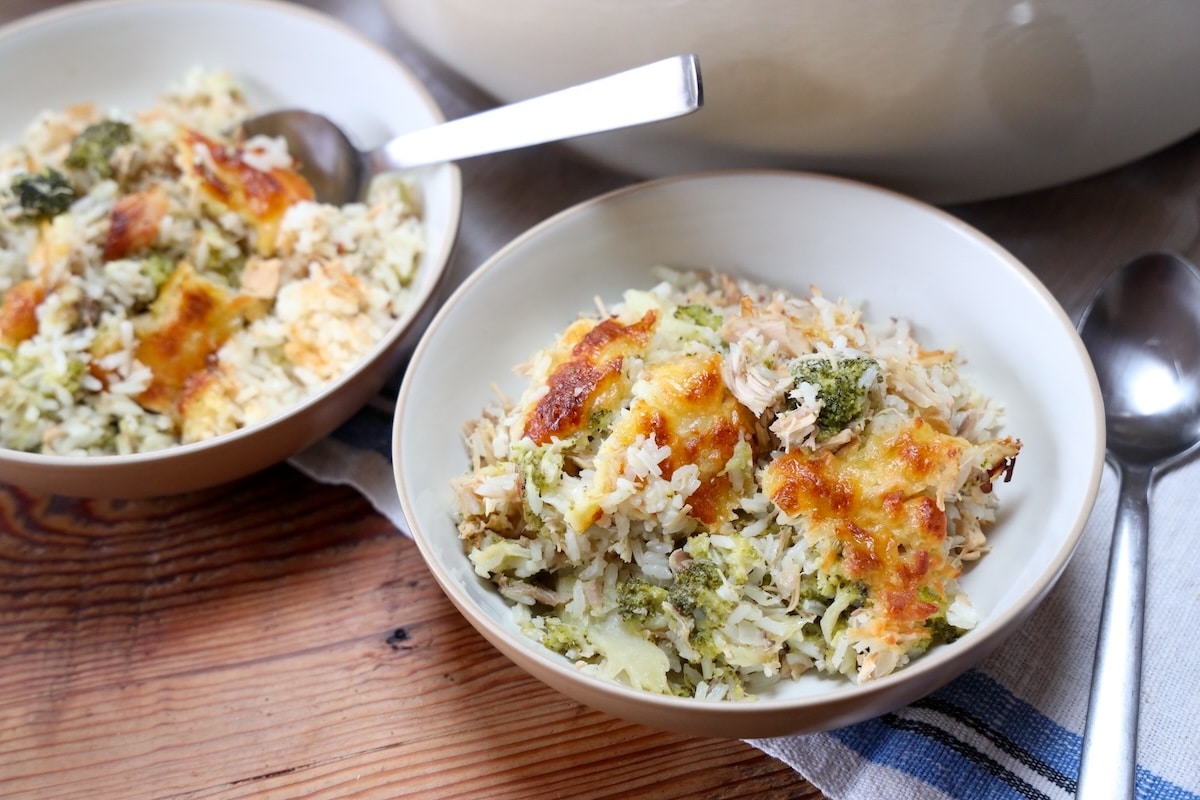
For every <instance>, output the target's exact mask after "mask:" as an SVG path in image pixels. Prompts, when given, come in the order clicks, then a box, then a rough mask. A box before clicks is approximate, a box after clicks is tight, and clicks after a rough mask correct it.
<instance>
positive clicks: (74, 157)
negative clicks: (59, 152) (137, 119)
mask: <svg viewBox="0 0 1200 800" xmlns="http://www.w3.org/2000/svg"><path fill="white" fill-rule="evenodd" d="M132 141H133V129H132V128H130V127H129V123H127V122H118V121H117V120H111V119H106V120H103V121H101V122H97V123H95V124H93V125H89V126H87V127H86V128H84V129H83V131H82V132H81V133H80V134H79V135H78V136H76V137H75V138H74V139H73V140H72V141H71V149H70V151H69V152H68V153H67V157H66V159H65V161H64V162H63V163H65V164H66V165H67V166H68V167H71V168H73V169H79V170H84V171H85V172H87V173H88V174H90V175H92V176H93V177H94V178H96V179H104V178H111V177H112V174H113V169H112V156H113V153H114V152H116V150H117V148H118V147H120V146H121V145H123V144H129V143H130V142H132Z"/></svg>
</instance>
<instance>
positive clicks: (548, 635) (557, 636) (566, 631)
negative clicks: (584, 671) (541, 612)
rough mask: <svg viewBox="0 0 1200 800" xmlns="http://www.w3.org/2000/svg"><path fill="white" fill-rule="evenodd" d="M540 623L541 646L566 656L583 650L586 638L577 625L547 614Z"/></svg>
mask: <svg viewBox="0 0 1200 800" xmlns="http://www.w3.org/2000/svg"><path fill="white" fill-rule="evenodd" d="M542 622H543V625H544V628H543V629H542V644H543V645H545V646H546V647H548V648H549V649H551V650H553V651H554V652H556V653H562V654H564V655H566V654H568V653H579V652H580V651H581V650H583V649H584V648H585V645H586V642H587V637H586V636H585V635H584V633H583V631H582V630H581V629H580V627H579V626H578V625H574V624H572V623H570V622H566V621H565V620H562V619H560V618H558V617H555V616H552V615H549V614H548V615H546V616H544V617H542Z"/></svg>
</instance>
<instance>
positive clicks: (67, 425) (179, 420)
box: [0, 69, 424, 455]
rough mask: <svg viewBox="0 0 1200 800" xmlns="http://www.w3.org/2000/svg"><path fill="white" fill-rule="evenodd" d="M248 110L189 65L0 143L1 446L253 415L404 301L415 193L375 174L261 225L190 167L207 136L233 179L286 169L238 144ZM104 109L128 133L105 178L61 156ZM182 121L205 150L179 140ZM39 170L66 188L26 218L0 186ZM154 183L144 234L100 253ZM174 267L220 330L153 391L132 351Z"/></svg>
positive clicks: (229, 89)
mask: <svg viewBox="0 0 1200 800" xmlns="http://www.w3.org/2000/svg"><path fill="white" fill-rule="evenodd" d="M252 112H253V109H251V108H250V107H249V105H248V104H247V102H246V100H245V98H244V96H243V94H242V92H241V91H240V90H239V88H238V87H237V86H236V85H235V83H234V81H233V80H232V78H231V76H230V75H228V74H227V73H224V72H220V71H211V70H202V69H197V70H194V71H192V72H190V73H189V74H188V75H186V76H184V78H183V79H182V80H181V81H180V82H179V84H178V85H176V86H174V87H171V88H170V89H169V90H168V91H167V92H166V93H165V94H164V95H163V96H162V98H161V100H160V102H158V103H157V104H156V105H154V106H153V107H151V108H146V109H142V110H139V111H137V112H136V113H130V112H127V111H125V110H117V109H98V108H96V107H94V106H72V107H70V108H66V109H61V110H48V111H46V112H44V113H42V114H41V115H39V116H38V118H37V119H35V120H33V122H32V123H31V124H30V125H29V127H28V129H27V130H26V132H25V134H24V136H23V137H22V139H21V140H20V141H19V142H16V143H12V144H9V145H6V146H4V147H3V148H0V203H2V204H3V212H2V213H0V297H2V300H3V305H2V306H0V446H3V447H7V448H12V449H18V450H25V451H30V452H36V453H46V454H62V455H91V454H117V453H133V452H139V451H147V450H154V449H159V448H164V447H169V446H172V445H175V444H178V443H183V442H193V441H197V440H201V439H207V438H209V437H213V436H217V435H220V434H224V433H227V432H230V431H234V430H237V429H239V428H242V427H244V426H248V425H253V424H255V423H258V422H260V421H263V420H266V419H268V418H271V417H273V416H276V415H278V414H280V413H281V412H283V411H285V410H286V409H288V408H290V407H292V406H294V405H295V404H296V403H298V402H300V401H301V400H302V399H304V398H306V397H309V396H311V395H312V394H313V393H314V392H316V391H318V390H320V389H321V388H322V387H324V386H326V385H327V384H328V383H329V382H330V381H332V380H335V379H337V378H338V377H340V376H341V375H343V374H344V373H346V372H347V371H348V370H349V369H350V368H351V367H352V366H353V365H354V364H356V363H357V362H358V361H359V360H360V359H362V358H363V357H364V356H365V355H367V354H368V353H369V352H370V351H371V350H372V349H373V348H374V347H375V346H376V345H377V344H378V343H379V342H380V341H381V340H382V339H383V337H384V336H385V334H386V332H387V331H388V330H389V328H390V327H391V326H392V324H393V323H394V322H395V320H396V319H397V318H398V317H399V316H401V315H402V314H403V313H404V312H405V310H406V308H407V306H408V304H409V300H410V286H411V285H412V283H413V280H414V276H415V271H416V269H417V265H418V263H419V259H420V256H421V254H422V252H423V249H424V231H423V226H422V222H421V209H420V202H419V197H418V193H417V187H416V186H415V185H414V184H413V183H411V182H410V181H408V180H406V179H404V178H402V177H398V176H392V177H387V178H380V179H377V180H376V181H375V182H374V183H373V185H372V187H371V190H370V193H369V196H368V198H367V200H366V202H364V203H358V204H351V205H347V206H344V207H340V208H339V207H334V206H330V205H325V204H320V203H317V202H315V201H311V200H307V199H300V200H296V198H292V200H291V201H289V202H290V204H289V205H288V207H287V209H286V211H285V212H282V214H283V216H282V220H281V221H279V222H278V227H277V230H275V229H268V228H266V227H263V226H260V225H258V224H256V218H255V217H254V216H253V214H252V212H250V211H247V208H248V205H249V204H248V203H242V204H239V203H237V202H234V201H233V200H230V201H228V202H223V201H222V200H221V199H220V198H219V197H215V196H214V195H213V193H212V192H206V191H205V187H204V186H202V185H201V184H202V180H201V179H200V178H199V177H198V176H200V175H205V174H208V173H207V172H206V170H209V169H211V167H212V164H211V163H210V162H212V160H213V153H212V148H213V147H219V148H226V147H228V148H231V150H230V152H232V148H235V147H238V148H239V150H238V152H239V153H240V158H241V161H242V163H243V164H244V165H245V166H246V167H248V168H249V169H250V170H251V171H252V172H251V173H248V174H249V176H250V177H249V178H248V180H249V179H259V178H261V176H262V175H264V174H266V173H270V172H271V171H272V170H282V171H285V172H291V171H292V168H293V166H294V165H293V164H292V159H291V158H290V156H289V155H288V153H287V147H286V144H285V143H284V142H283V140H282V139H268V138H266V137H256V138H255V139H253V140H250V141H247V142H241V141H239V140H238V139H237V138H236V131H237V128H238V125H239V123H240V122H241V121H242V120H244V119H245V118H247V117H248V116H250V115H251V113H252ZM103 120H115V121H119V122H124V123H127V124H128V125H129V126H130V131H131V134H132V137H131V140H130V141H129V142H128V143H126V144H123V145H121V146H119V147H118V148H117V149H116V150H115V151H113V152H112V154H111V158H109V161H108V167H109V169H108V170H107V172H108V173H109V174H107V175H105V174H96V173H93V172H89V171H87V170H86V169H81V168H79V167H77V166H72V165H71V164H70V162H69V161H68V159H67V157H68V153H69V151H70V149H71V145H72V142H73V141H74V140H75V138H76V137H77V136H79V135H80V134H81V133H82V132H83V131H84V130H85V129H87V128H88V127H89V126H91V125H93V124H95V123H98V122H101V121H103ZM188 132H195V133H197V134H201V135H203V136H204V137H207V138H208V139H209V140H211V142H212V144H211V145H209V144H203V145H197V146H194V147H193V148H192V149H190V150H189V149H186V148H185V147H183V146H181V142H182V141H184V140H185V138H186V136H187V135H189V134H188ZM189 157H190V159H191V160H190V161H189V160H188V159H189ZM46 167H50V168H53V169H54V170H56V171H58V172H59V173H60V174H61V175H64V176H66V177H67V178H68V179H69V181H70V183H71V186H72V189H73V192H74V199H73V201H72V202H71V203H70V206H69V208H66V209H65V210H63V211H62V212H61V213H58V214H56V215H55V216H53V217H52V218H34V217H32V216H31V214H29V213H28V210H27V209H25V208H24V207H23V206H22V204H21V201H20V198H19V197H18V195H17V194H16V192H15V190H14V181H18V180H20V179H21V177H22V176H28V175H30V174H37V173H40V172H41V171H42V170H43V169H44V168H46ZM214 180H215V179H214ZM214 185H216V184H214ZM151 195H153V196H155V197H156V198H158V199H157V202H163V200H162V198H163V197H165V204H164V206H163V209H164V213H162V214H161V217H160V218H158V219H157V225H156V228H155V229H154V230H153V231H152V238H151V239H150V240H149V241H146V242H144V243H142V245H141V246H136V247H133V248H132V249H131V251H130V252H122V251H120V250H108V251H107V252H108V256H107V257H106V244H107V243H108V242H110V240H111V238H110V235H112V236H115V235H116V233H117V231H116V230H114V228H115V227H116V224H115V223H114V222H113V220H114V219H116V216H117V215H116V213H115V209H117V208H118V206H119V205H120V204H121V203H123V202H125V203H128V202H130V198H132V197H134V196H138V197H147V196H151ZM114 253H115V254H116V255H114ZM181 265H184V266H181ZM189 266H190V272H188V269H189ZM181 270H182V271H181ZM172 276H175V279H176V280H177V281H179V282H180V283H178V284H177V287H178V286H184V287H191V288H192V289H194V290H195V291H196V292H198V293H200V294H205V295H208V296H211V297H215V298H219V299H218V312H220V313H221V314H224V315H225V316H222V317H221V319H223V320H225V322H226V323H227V324H226V325H224V327H222V328H221V330H220V332H219V333H214V334H213V338H212V340H211V342H209V343H208V347H209V349H210V350H211V352H205V353H204V358H203V363H202V364H200V365H199V368H198V369H195V370H192V371H191V372H189V373H188V374H187V375H186V376H183V377H184V378H186V380H185V381H184V383H183V385H182V386H176V387H174V390H177V394H178V396H175V394H171V393H170V392H169V393H168V394H169V395H170V396H169V397H168V399H167V400H165V401H160V402H152V401H151V400H149V399H148V398H149V397H150V394H149V392H150V391H151V390H152V388H153V386H154V384H155V382H156V377H158V376H157V375H156V372H155V368H154V364H148V363H145V360H146V358H147V357H145V356H143V357H141V358H140V357H139V354H140V353H142V354H144V353H146V352H147V351H146V350H145V349H144V348H145V347H146V344H145V343H146V341H148V340H149V339H150V338H151V337H152V335H153V334H152V332H153V331H154V327H155V325H156V324H165V323H163V322H162V320H163V319H164V318H167V319H170V317H169V316H166V317H165V315H168V314H169V313H170V312H169V309H167V308H166V306H167V302H168V299H169V298H168V299H163V294H164V293H165V292H166V291H167V290H166V289H164V287H165V286H168V285H171V284H170V281H171V280H172ZM181 291H183V290H181ZM156 301H160V302H159V303H158V305H156ZM31 302H32V303H36V310H35V311H34V312H33V314H32V316H31V314H30V309H29V305H30V303H31ZM22 306H24V308H23V307H22ZM178 313H179V315H180V316H181V317H182V316H183V315H184V314H185V311H184V310H180V311H179V312H178ZM33 319H35V320H36V322H35V326H36V331H31V330H30V328H31V325H30V322H31V320H33ZM156 320H157V322H156ZM193 333H194V332H193ZM197 335H199V334H197ZM173 346H174V345H169V346H168V349H167V351H166V352H170V347H173ZM139 348H143V349H139ZM166 360H168V361H169V359H166Z"/></svg>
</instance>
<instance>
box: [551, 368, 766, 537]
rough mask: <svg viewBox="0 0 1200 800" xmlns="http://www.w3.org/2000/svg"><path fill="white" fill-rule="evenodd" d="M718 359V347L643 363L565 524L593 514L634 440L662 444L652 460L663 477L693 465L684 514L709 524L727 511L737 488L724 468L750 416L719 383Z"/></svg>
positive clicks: (746, 434)
mask: <svg viewBox="0 0 1200 800" xmlns="http://www.w3.org/2000/svg"><path fill="white" fill-rule="evenodd" d="M722 362H723V359H722V358H721V356H720V355H719V354H717V353H706V354H703V355H682V356H679V357H676V358H674V359H671V360H669V361H666V362H662V363H658V364H654V365H651V366H647V367H646V369H645V371H644V372H643V373H642V375H641V377H640V379H639V383H638V387H637V389H638V393H637V397H636V398H635V399H634V400H633V402H632V403H631V404H630V407H629V411H628V413H627V414H624V415H623V416H622V417H621V418H620V420H619V421H618V422H617V423H616V425H615V426H614V427H613V430H612V432H611V433H610V435H609V436H608V438H606V439H605V440H604V443H603V444H602V445H601V448H600V452H599V453H598V454H597V456H596V461H595V465H594V469H595V473H596V474H595V478H594V480H593V482H592V486H591V487H590V489H589V492H588V494H587V497H586V500H585V502H583V503H580V504H577V505H576V507H575V508H574V509H573V513H572V514H571V515H569V521H570V522H571V524H572V527H574V528H575V529H576V530H583V529H584V528H586V527H587V526H588V525H590V524H591V523H592V522H595V521H596V520H597V519H598V518H599V516H600V513H601V512H600V502H601V500H602V499H603V497H604V496H605V495H606V494H608V493H609V492H611V491H613V490H614V489H615V488H616V485H617V480H618V479H619V478H621V477H622V476H623V475H624V474H625V473H626V468H627V466H628V454H629V448H631V447H634V446H635V445H637V443H638V442H639V441H642V442H652V443H653V444H654V445H655V446H657V447H663V446H666V447H669V448H670V453H669V455H667V456H666V457H665V458H663V459H662V460H661V461H660V462H658V464H657V466H658V468H659V469H660V470H661V473H662V476H663V477H664V478H666V479H668V480H670V479H671V477H672V476H673V475H674V474H675V472H676V470H678V469H680V468H681V467H684V466H686V465H693V464H694V465H695V466H696V467H697V468H698V470H699V475H698V480H699V486H698V487H697V488H696V489H695V490H694V491H692V492H691V494H689V495H688V497H687V504H688V506H689V507H690V508H689V511H688V516H690V517H691V518H693V519H695V520H697V521H698V522H700V523H702V524H704V525H705V526H706V527H707V528H709V529H710V530H715V529H716V527H717V526H718V525H719V524H720V523H722V522H727V521H729V520H730V519H732V517H733V511H734V507H735V506H736V504H737V501H738V498H739V497H740V492H739V491H738V490H737V489H736V488H735V487H734V486H733V484H732V483H731V481H730V478H729V476H728V475H727V474H726V473H725V469H726V465H727V464H728V463H729V461H730V459H731V458H733V456H734V450H735V448H736V447H737V445H738V443H740V442H743V441H745V442H747V443H748V444H749V443H752V442H753V441H754V416H753V415H752V414H751V413H750V412H749V410H747V409H746V408H745V406H743V405H742V404H741V403H739V402H738V401H737V399H736V398H734V396H733V395H732V394H731V393H730V392H729V390H728V389H727V388H726V386H725V382H724V380H723V379H722V377H721V367H722Z"/></svg>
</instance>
